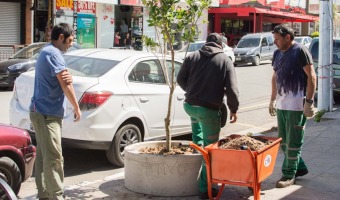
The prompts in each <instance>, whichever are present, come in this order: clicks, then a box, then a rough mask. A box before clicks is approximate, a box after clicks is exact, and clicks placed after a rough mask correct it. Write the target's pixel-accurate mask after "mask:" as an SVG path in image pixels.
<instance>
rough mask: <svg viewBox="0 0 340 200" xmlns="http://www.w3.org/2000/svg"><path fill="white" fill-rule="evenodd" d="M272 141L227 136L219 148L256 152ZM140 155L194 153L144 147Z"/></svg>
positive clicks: (186, 148)
mask: <svg viewBox="0 0 340 200" xmlns="http://www.w3.org/2000/svg"><path fill="white" fill-rule="evenodd" d="M272 142H273V141H270V140H266V139H263V138H260V137H252V136H247V135H242V136H238V135H236V137H235V135H234V136H228V137H226V138H224V139H221V140H219V147H220V148H222V149H238V150H239V149H243V150H244V149H247V148H250V150H252V151H258V150H261V149H263V148H264V147H265V146H266V145H270V144H271V143H272ZM139 152H140V153H144V154H159V155H176V154H193V153H196V151H195V150H194V149H193V148H191V147H187V146H181V147H178V146H172V147H171V149H170V151H169V152H167V151H166V148H165V146H157V147H145V148H142V149H140V150H139Z"/></svg>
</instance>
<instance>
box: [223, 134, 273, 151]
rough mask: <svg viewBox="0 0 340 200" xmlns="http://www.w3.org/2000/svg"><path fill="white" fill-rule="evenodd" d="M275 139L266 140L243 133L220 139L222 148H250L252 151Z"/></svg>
mask: <svg viewBox="0 0 340 200" xmlns="http://www.w3.org/2000/svg"><path fill="white" fill-rule="evenodd" d="M272 142H273V141H270V140H266V139H264V138H259V137H251V136H247V135H243V136H240V137H236V138H233V137H230V136H228V137H226V138H224V139H221V140H220V146H219V147H220V148H222V149H246V148H250V149H251V150H252V151H258V150H261V149H263V148H264V147H265V146H266V145H270V144H271V143H272Z"/></svg>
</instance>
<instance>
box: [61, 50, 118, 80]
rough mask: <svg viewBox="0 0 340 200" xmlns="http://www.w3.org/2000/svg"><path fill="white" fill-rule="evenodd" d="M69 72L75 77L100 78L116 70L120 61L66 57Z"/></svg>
mask: <svg viewBox="0 0 340 200" xmlns="http://www.w3.org/2000/svg"><path fill="white" fill-rule="evenodd" d="M64 58H65V61H66V66H67V68H68V69H69V72H70V73H71V74H72V75H74V76H83V77H99V76H102V75H103V74H105V73H107V72H108V71H109V70H111V69H112V68H114V67H115V66H116V65H117V64H118V63H119V62H120V61H116V60H106V59H98V58H88V57H82V56H71V55H65V56H64Z"/></svg>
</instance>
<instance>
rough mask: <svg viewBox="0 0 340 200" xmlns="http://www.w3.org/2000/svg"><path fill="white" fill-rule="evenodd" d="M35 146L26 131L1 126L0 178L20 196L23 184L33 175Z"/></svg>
mask: <svg viewBox="0 0 340 200" xmlns="http://www.w3.org/2000/svg"><path fill="white" fill-rule="evenodd" d="M35 151H36V149H35V146H34V145H33V144H32V141H31V138H30V135H29V133H28V132H27V131H26V130H23V129H20V128H17V127H14V126H10V125H5V124H0V178H2V179H3V180H5V181H6V182H7V184H8V185H9V186H10V187H11V188H12V189H13V191H14V193H15V194H18V192H19V190H20V186H21V183H22V182H24V181H25V180H27V179H28V178H29V177H30V176H31V175H32V170H33V165H34V161H35V156H36V154H35Z"/></svg>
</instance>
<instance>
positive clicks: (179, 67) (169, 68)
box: [166, 60, 182, 82]
mask: <svg viewBox="0 0 340 200" xmlns="http://www.w3.org/2000/svg"><path fill="white" fill-rule="evenodd" d="M166 65H167V67H168V72H169V80H170V81H171V67H172V66H171V61H170V60H168V61H167V62H166ZM181 66H182V64H181V63H179V62H175V77H174V80H175V82H176V80H177V75H178V72H179V70H180V69H181Z"/></svg>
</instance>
